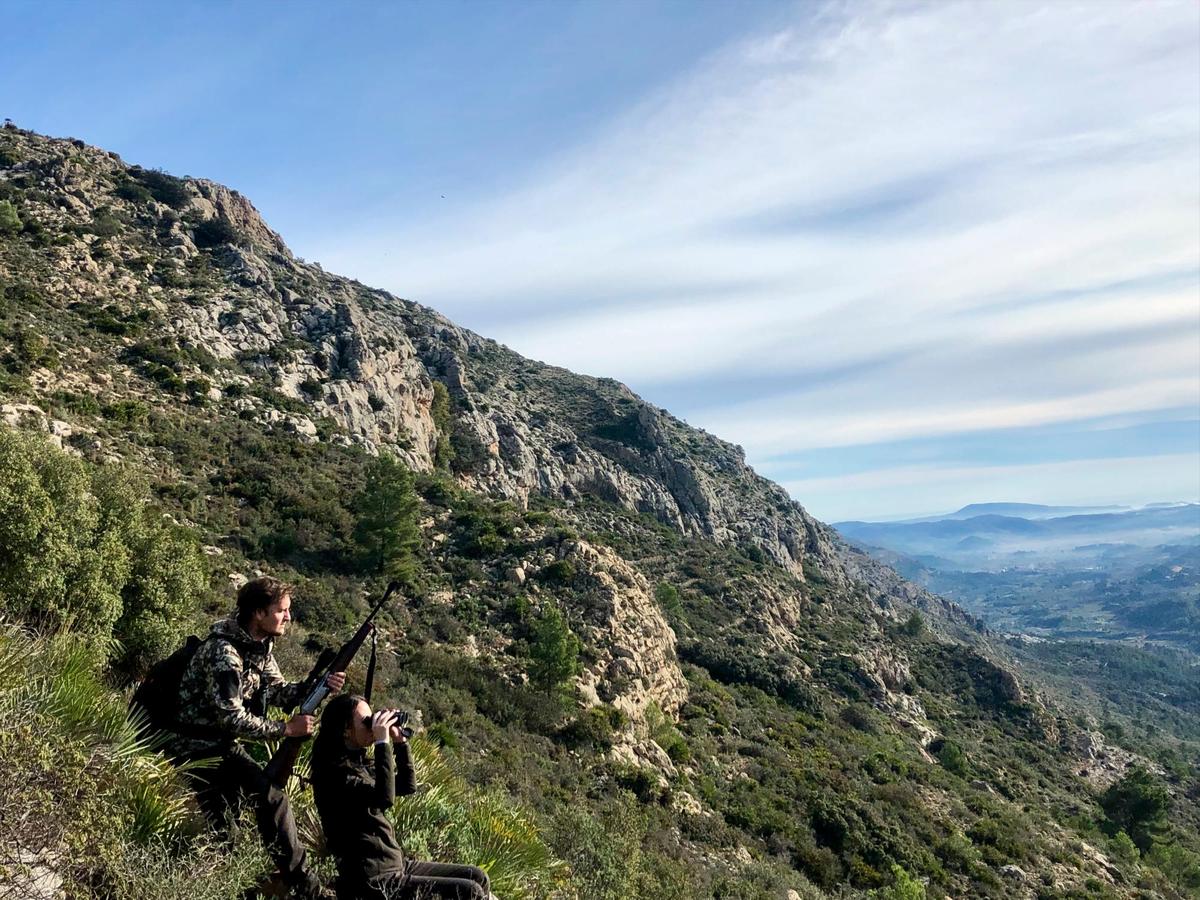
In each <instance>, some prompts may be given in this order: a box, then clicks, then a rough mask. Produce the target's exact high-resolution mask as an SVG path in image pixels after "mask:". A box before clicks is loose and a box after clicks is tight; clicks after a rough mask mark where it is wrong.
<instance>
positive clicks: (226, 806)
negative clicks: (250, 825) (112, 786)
mask: <svg viewBox="0 0 1200 900" xmlns="http://www.w3.org/2000/svg"><path fill="white" fill-rule="evenodd" d="M187 774H188V778H189V779H190V780H191V781H192V783H193V785H194V787H195V789H196V799H197V801H198V802H199V803H200V809H201V810H203V811H204V817H205V818H206V819H208V822H209V824H210V825H211V826H212V827H213V828H214V829H215V830H216V831H217V833H218V834H219V835H221V836H222V837H223V838H225V839H230V838H232V836H233V830H234V828H235V827H236V822H237V816H238V813H239V812H240V811H241V808H242V804H243V803H244V802H246V801H247V800H248V801H249V802H251V803H253V804H254V820H255V822H256V823H257V825H258V833H259V835H260V836H261V837H262V842H263V846H264V847H266V849H267V854H268V855H269V856H270V857H271V861H272V862H274V863H275V865H276V866H277V867H278V868H279V870H280V871H281V872H282V873H283V877H284V879H285V880H286V881H287V882H288V883H289V884H297V883H300V882H303V881H305V880H306V879H307V877H308V875H307V869H306V866H305V854H304V845H303V844H302V843H300V837H299V835H297V834H296V820H295V819H294V818H293V817H292V808H291V805H290V804H289V803H288V798H287V794H285V793H284V792H283V791H282V790H280V789H279V788H277V787H276V786H275V785H273V784H271V782H270V780H269V779H268V778H267V776H266V775H265V774H264V773H263V767H262V765H261V764H259V763H257V762H255V760H254V759H253V758H252V757H251V756H250V754H249V753H247V752H246V751H245V750H243V749H242V748H241V747H239V746H238V745H236V744H234V745H233V746H232V747H231V748H229V749H228V750H226V751H225V752H224V754H223V755H222V756H221V761H220V763H218V765H217V767H216V768H215V769H208V768H206V769H200V770H192V771H189V772H188V773H187Z"/></svg>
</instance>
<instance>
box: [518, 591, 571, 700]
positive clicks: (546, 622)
mask: <svg viewBox="0 0 1200 900" xmlns="http://www.w3.org/2000/svg"><path fill="white" fill-rule="evenodd" d="M579 648H580V642H579V638H578V637H577V636H576V635H575V633H574V632H572V631H571V627H570V626H569V625H568V624H567V620H566V617H565V616H564V615H563V614H562V612H561V611H560V610H559V608H558V607H557V606H548V607H546V609H545V610H544V611H543V612H542V615H541V618H539V619H538V621H537V623H536V624H535V625H534V626H533V643H532V645H531V646H530V649H529V656H530V660H531V665H530V667H529V678H530V680H531V681H532V682H533V683H534V684H535V685H537V686H538V687H539V688H541V689H542V690H543V691H545V692H546V693H547V694H549V693H551V692H552V691H553V690H554V689H555V688H557V687H559V686H561V685H563V684H564V683H565V682H566V681H568V680H569V679H570V678H573V677H574V676H575V674H576V673H577V672H578V671H579Z"/></svg>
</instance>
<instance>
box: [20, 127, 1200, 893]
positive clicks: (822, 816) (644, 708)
mask: <svg viewBox="0 0 1200 900" xmlns="http://www.w3.org/2000/svg"><path fill="white" fill-rule="evenodd" d="M0 204H5V205H4V206H3V207H0V223H3V224H2V226H0V227H2V228H3V234H0V280H2V281H3V286H4V292H3V305H2V306H0V322H2V326H3V344H2V346H0V362H2V364H3V368H4V374H3V378H2V380H0V392H2V393H3V395H4V398H5V400H6V403H5V404H4V405H3V406H0V414H2V415H3V416H4V418H5V419H6V420H8V421H9V422H10V424H12V425H15V426H20V427H25V428H31V429H38V430H42V431H45V432H46V433H47V434H48V435H49V437H50V438H51V439H53V440H55V441H56V442H57V443H58V444H59V445H60V446H64V447H66V448H67V449H68V450H70V451H72V452H75V453H78V454H80V455H82V456H84V457H85V458H86V459H87V460H89V461H90V462H91V463H94V464H96V465H102V464H104V463H105V461H106V460H109V459H112V458H120V459H123V460H126V461H128V462H130V463H132V464H135V465H136V466H138V467H139V468H140V469H141V470H142V471H144V472H145V473H146V474H147V475H148V477H149V478H150V479H151V481H152V484H153V486H154V489H155V491H156V493H157V496H158V498H159V500H160V502H161V503H162V504H163V505H164V506H165V507H166V508H167V509H169V510H170V511H171V512H172V514H173V515H174V516H175V517H176V518H177V519H179V520H180V521H181V522H183V523H185V524H186V525H187V526H189V527H190V528H192V529H194V530H195V531H196V533H197V534H198V535H199V536H200V538H201V539H202V540H203V541H204V543H205V545H206V546H207V548H208V552H209V553H210V555H211V559H212V560H213V572H212V574H213V582H214V586H215V588H220V587H222V586H224V585H225V584H227V583H228V579H229V578H230V577H231V576H235V575H237V574H238V573H239V572H241V571H245V570H246V569H248V568H252V567H261V568H264V569H269V570H272V571H276V572H279V573H280V574H282V575H284V576H285V577H289V578H293V579H296V580H298V581H300V582H301V587H302V600H303V601H304V602H302V603H299V604H298V606H299V607H300V608H301V609H302V611H303V610H304V609H305V608H306V609H307V612H306V613H304V614H305V615H306V616H307V620H306V621H305V627H306V629H307V630H308V632H309V633H310V634H311V635H312V636H314V637H319V636H321V635H322V634H328V633H337V632H338V630H339V629H342V628H344V626H345V624H346V622H347V621H348V619H349V617H350V616H351V615H352V613H353V609H354V603H355V600H354V599H353V598H355V597H356V596H357V595H358V594H359V593H360V592H361V590H362V589H363V588H364V587H369V586H371V585H372V584H374V583H375V573H374V572H372V571H370V569H369V568H365V567H364V566H363V565H362V564H361V563H360V562H358V561H356V558H355V556H354V552H353V550H354V546H355V544H354V516H355V506H354V502H353V500H354V495H355V494H356V493H357V492H358V491H359V490H360V489H361V485H362V484H363V482H364V478H365V476H366V473H367V472H368V471H369V469H370V465H371V459H372V456H373V454H376V453H379V452H386V453H390V454H394V455H395V456H397V457H398V458H400V459H401V460H403V461H404V462H405V463H406V464H407V465H408V466H409V467H411V468H412V469H413V470H415V471H416V472H418V473H421V475H420V477H419V478H418V483H417V487H418V491H419V494H420V510H421V516H422V520H421V528H422V538H421V548H420V552H419V561H420V565H421V571H422V574H421V578H422V583H423V590H422V592H421V594H420V596H419V597H415V598H414V599H413V601H412V602H411V604H410V608H409V609H408V610H407V611H406V612H405V613H404V614H403V615H399V614H398V615H397V616H396V617H395V618H394V619H393V620H392V621H391V622H389V623H388V624H387V636H388V639H389V642H390V648H391V649H392V651H393V653H392V655H391V656H389V657H387V659H386V662H385V665H384V667H383V669H382V670H381V676H382V678H383V679H384V683H385V684H386V685H387V690H388V691H389V692H390V694H391V696H394V697H397V698H402V699H403V702H404V703H405V704H406V705H412V706H415V707H419V708H420V709H421V710H422V711H423V712H424V713H425V716H426V719H427V722H428V723H430V724H432V725H433V726H435V727H436V728H437V729H438V734H440V735H441V736H442V739H443V740H444V741H445V742H446V745H447V746H448V747H454V748H457V750H456V752H457V753H458V754H459V757H460V761H461V764H462V765H463V766H464V767H465V769H466V770H467V771H468V772H469V773H470V774H472V775H473V777H474V778H475V779H476V780H479V781H484V782H489V783H493V784H497V785H502V786H503V788H504V789H505V790H507V791H509V792H510V793H511V795H512V796H514V797H515V798H517V799H519V800H521V801H523V802H525V803H528V804H529V805H530V806H532V807H533V808H534V809H535V810H536V811H537V813H538V814H539V815H540V816H541V820H542V822H543V825H544V828H545V830H546V833H547V834H548V835H549V836H550V838H551V840H552V843H553V844H554V846H555V847H556V849H557V851H558V852H559V853H561V854H562V855H563V857H564V858H566V859H567V860H568V861H569V862H570V863H571V864H572V866H573V869H574V872H575V876H574V877H575V881H574V886H575V890H576V891H577V892H578V894H579V895H580V896H583V897H622V896H680V895H683V894H687V895H691V896H711V897H717V896H721V897H734V896H744V897H758V896H783V895H784V893H785V892H786V891H787V890H789V889H791V890H794V891H804V892H805V893H806V894H808V895H809V896H818V895H819V890H818V887H813V885H814V884H815V885H817V886H819V888H821V889H827V890H842V889H843V888H844V889H846V890H850V891H855V890H865V889H871V888H883V887H886V886H887V885H889V884H890V883H892V882H893V881H898V880H902V876H901V875H899V874H897V869H895V868H893V867H897V866H898V867H900V869H902V870H904V871H906V872H909V873H912V874H915V875H918V876H920V877H921V878H923V879H927V880H928V891H929V893H930V895H932V896H963V895H970V896H994V897H1002V896H1003V897H1007V896H1037V895H1039V894H1040V895H1045V896H1071V895H1072V893H1071V892H1073V891H1074V892H1076V894H1074V895H1082V894H1080V893H1078V892H1087V891H1092V894H1091V895H1100V896H1103V895H1104V894H1105V892H1106V893H1107V895H1110V896H1135V895H1136V891H1137V890H1140V889H1141V888H1140V887H1139V885H1141V887H1144V888H1145V890H1147V891H1151V892H1152V893H1151V894H1150V896H1154V895H1155V894H1157V895H1158V896H1166V897H1176V896H1183V893H1182V892H1181V891H1182V890H1183V888H1181V887H1179V885H1181V884H1183V882H1182V881H1180V879H1179V878H1176V877H1175V876H1174V875H1171V874H1169V873H1165V870H1162V869H1160V868H1156V867H1155V866H1152V865H1150V864H1149V862H1148V861H1147V862H1146V863H1145V864H1143V863H1141V862H1139V861H1138V860H1136V859H1128V860H1120V859H1115V858H1114V859H1109V858H1108V856H1107V855H1106V850H1108V847H1107V843H1106V842H1107V841H1108V840H1109V837H1108V836H1106V835H1105V834H1104V832H1103V830H1102V828H1101V825H1100V823H1102V822H1103V814H1102V813H1101V811H1100V808H1099V806H1098V805H1097V802H1096V799H1095V794H1094V793H1092V791H1093V790H1094V789H1095V788H1096V787H1097V786H1099V787H1103V786H1105V785H1106V784H1108V783H1110V782H1111V781H1112V780H1114V779H1116V778H1118V777H1120V776H1121V775H1122V773H1123V772H1124V771H1125V770H1126V769H1127V768H1128V767H1129V766H1130V765H1132V764H1134V763H1137V762H1139V760H1140V761H1141V762H1142V763H1143V764H1145V765H1148V766H1150V767H1151V768H1155V769H1156V770H1157V771H1164V770H1162V769H1161V767H1159V766H1158V765H1157V763H1156V762H1155V761H1154V760H1152V759H1142V758H1141V757H1140V756H1138V755H1135V754H1132V753H1129V752H1127V751H1126V752H1123V753H1113V754H1112V757H1111V758H1112V763H1111V765H1109V766H1107V767H1098V768H1097V767H1093V769H1094V771H1092V772H1091V773H1090V774H1089V775H1088V776H1087V777H1088V778H1091V779H1092V781H1087V780H1083V777H1082V776H1080V775H1079V770H1080V768H1081V766H1080V765H1079V763H1080V762H1081V760H1082V759H1083V758H1084V756H1085V755H1086V753H1092V754H1093V755H1094V752H1095V751H1094V746H1093V747H1092V749H1091V750H1087V751H1084V750H1080V749H1079V748H1080V747H1081V746H1083V745H1082V744H1081V742H1080V740H1079V737H1080V735H1082V734H1085V733H1088V732H1089V722H1088V720H1087V719H1086V717H1085V718H1084V719H1083V720H1082V724H1081V723H1080V722H1077V721H1075V720H1074V719H1072V718H1069V717H1068V716H1067V715H1065V714H1064V712H1063V711H1062V710H1060V709H1059V708H1058V707H1057V706H1056V705H1055V703H1054V702H1053V701H1052V700H1051V699H1050V698H1048V697H1045V696H1043V695H1042V694H1041V693H1040V692H1039V691H1038V690H1036V689H1034V688H1032V687H1031V686H1030V685H1029V684H1023V683H1022V680H1021V679H1020V678H1018V676H1017V675H1016V674H1014V672H1013V671H1012V664H1011V661H1010V651H1009V649H1008V648H1006V647H1005V646H1003V645H1002V644H996V643H995V642H994V641H992V639H991V638H990V636H989V635H987V634H986V633H984V632H982V631H981V629H979V627H978V625H977V623H976V622H975V621H974V620H973V619H971V618H970V617H969V616H968V615H966V614H965V613H963V612H962V611H961V610H960V609H959V608H957V607H955V606H953V605H952V604H949V603H947V602H945V601H942V600H940V599H939V598H936V597H933V596H931V595H929V594H928V593H926V592H925V591H923V590H921V589H919V588H917V587H914V586H913V585H911V584H908V583H906V582H904V581H903V580H902V579H900V578H899V577H898V576H897V575H896V574H895V573H894V572H892V571H891V570H890V569H888V568H886V567H885V566H882V565H881V564H878V563H876V562H874V561H873V560H871V559H870V557H868V556H867V555H866V554H864V553H861V552H859V551H857V550H855V549H853V548H851V547H849V546H848V545H846V544H845V543H844V542H843V541H842V540H841V539H840V538H839V537H838V536H837V534H836V533H835V532H834V531H833V530H832V529H830V528H829V527H828V526H826V525H824V524H822V523H820V522H817V521H816V520H814V519H813V518H812V517H811V516H809V515H808V514H807V513H806V512H805V511H804V510H803V509H802V508H801V507H800V506H799V504H797V503H795V502H794V501H792V500H791V499H790V498H789V497H788V496H787V495H786V493H785V492H784V491H783V490H782V489H781V488H780V487H778V486H777V485H774V484H772V483H770V482H768V481H766V480H765V479H762V478H760V477H759V476H757V475H756V474H755V473H754V472H753V471H752V470H751V469H750V468H749V467H748V466H747V465H746V464H745V460H744V456H743V454H742V452H741V451H740V449H739V448H737V447H735V446H733V445H731V444H728V443H726V442H724V441H721V440H719V439H717V438H715V437H713V436H711V435H708V434H705V433H704V432H701V431H697V430H695V429H692V428H690V427H688V426H687V425H686V424H685V423H683V422H681V421H679V420H678V419H676V418H674V417H672V416H670V415H669V414H667V413H666V412H665V411H663V410H660V409H657V408H655V407H653V406H652V405H650V404H648V403H646V402H645V401H643V400H641V399H640V398H638V397H636V396H635V395H634V394H632V393H631V392H630V391H629V390H628V389H627V388H625V387H623V386H622V385H620V384H618V383H616V382H614V381H611V380H608V379H594V378H588V377H585V376H579V375H575V374H572V373H570V372H567V371H565V370H562V369H557V368H554V367H549V366H545V365H542V364H539V363H536V362H532V361H529V360H525V359H523V358H522V357H520V356H519V355H518V354H515V353H513V352H512V351H510V350H508V349H506V348H504V347H502V346H500V345H498V344H496V343H495V342H492V341H489V340H487V339H485V338H482V337H480V336H478V335H475V334H472V333H471V332H469V331H466V330H464V329H461V328H458V327H457V326H455V325H454V324H453V323H451V322H449V321H447V320H446V319H444V318H443V317H441V316H440V315H438V314H437V313H435V312H433V311H432V310H429V309H426V308H424V307H421V306H420V305H418V304H415V303H412V302H410V301H406V300H402V299H399V298H396V297H393V296H392V295H390V294H388V293H386V292H383V291H379V290H375V289H371V288H368V287H366V286H364V285H362V284H360V283H358V282H355V281H353V280H350V279H346V278H342V277H339V276H335V275H331V274H329V273H326V272H324V271H323V270H322V269H321V268H320V267H319V266H316V265H313V264H309V263H305V262H303V261H301V260H298V259H296V258H295V257H294V256H293V255H292V254H291V253H290V252H289V251H288V250H287V248H286V246H285V245H284V244H283V242H282V241H281V240H280V238H279V237H278V235H276V234H275V233H274V232H272V231H271V230H270V229H269V228H268V227H267V226H266V225H265V224H264V223H263V222H262V220H261V218H260V217H259V216H258V215H257V213H256V212H255V211H254V209H253V207H252V206H251V205H250V204H249V202H248V201H246V200H245V199H244V198H243V197H241V196H240V195H238V194H236V193H235V192H233V191H230V190H228V189H227V188H224V187H222V186H220V185H217V184H214V183H212V182H208V181H204V180H198V179H177V178H173V177H171V176H168V175H165V174H163V173H158V172H154V171H151V170H144V169H140V168H137V167H132V166H128V165H126V164H125V163H124V162H123V161H121V160H120V159H119V158H117V157H116V156H114V155H112V154H108V153H105V152H104V151H101V150H98V149H95V148H91V147H87V146H86V145H83V144H82V143H81V142H77V141H67V140H56V139H50V138H45V137H42V136H39V135H36V134H33V133H30V132H25V131H21V130H19V129H16V128H6V129H4V130H3V131H2V132H0ZM222 602H223V599H222V597H221V594H220V593H219V591H218V593H216V594H214V597H213V601H212V605H213V607H214V608H216V607H217V606H219V605H220V604H221V603H222ZM556 609H561V610H562V612H563V615H564V616H565V619H566V621H567V622H568V623H569V624H570V627H571V629H572V630H573V631H574V632H575V633H576V634H577V635H578V636H579V637H580V638H581V640H582V649H581V652H580V658H579V673H578V675H577V677H576V678H575V679H574V684H573V699H572V701H571V702H570V703H568V704H566V705H565V706H564V705H561V704H559V703H558V701H557V700H556V699H555V698H553V697H551V696H549V694H548V693H544V692H539V691H537V690H534V689H533V686H532V685H531V683H530V674H531V672H532V671H533V669H531V666H530V657H529V648H530V646H531V644H532V643H533V642H535V641H536V640H537V629H536V627H535V626H536V623H537V622H539V621H543V620H544V619H545V618H546V617H548V616H550V615H551V612H550V611H551V610H556ZM918 609H919V610H920V613H921V614H920V615H917V614H915V613H916V611H917V610H918ZM197 612H199V611H197ZM291 652H294V653H295V654H296V656H295V658H293V659H291V660H288V662H290V663H292V664H293V665H292V668H294V669H297V670H298V669H299V668H300V667H301V666H302V665H303V662H304V653H302V652H300V651H299V650H298V649H297V648H293V649H292V651H291ZM1091 724H1094V722H1093V723H1091ZM1162 740H1163V742H1164V743H1163V749H1164V751H1165V750H1166V749H1170V750H1171V751H1172V752H1175V753H1183V754H1189V753H1194V752H1195V747H1194V745H1188V744H1186V743H1185V742H1181V741H1179V740H1176V739H1173V738H1170V737H1169V736H1167V737H1164V738H1163V739H1162ZM1142 749H1144V750H1145V751H1146V752H1147V753H1157V752H1158V749H1159V747H1158V746H1157V745H1153V746H1150V745H1148V746H1146V747H1144V748H1142ZM1087 758H1089V759H1090V758H1092V757H1090V756H1088V757H1087ZM1168 775H1169V777H1171V778H1174V779H1175V780H1174V781H1172V782H1171V787H1170V790H1171V791H1172V792H1173V793H1174V795H1175V796H1177V797H1179V798H1180V799H1182V798H1184V797H1185V796H1186V794H1187V792H1189V791H1191V790H1193V789H1194V778H1192V779H1191V780H1189V779H1188V778H1187V777H1185V776H1182V775H1177V774H1175V775H1171V774H1170V773H1167V772H1165V771H1164V775H1163V777H1168ZM633 798H636V800H635V799H633ZM1179 808H1182V804H1177V809H1179ZM1172 827H1173V828H1175V829H1176V833H1177V837H1176V840H1178V841H1179V842H1181V843H1180V844H1179V846H1180V847H1181V848H1182V849H1181V852H1184V853H1190V852H1193V851H1192V850H1189V849H1188V848H1189V847H1192V848H1194V847H1195V845H1196V843H1197V841H1196V823H1195V821H1194V816H1192V815H1190V814H1188V813H1177V814H1176V820H1175V822H1174V825H1173V826H1172ZM622 841H624V842H625V843H621V842H622ZM1110 852H1115V851H1110ZM614 859H617V860H623V861H624V863H623V864H620V865H613V864H611V861H612V860H614ZM904 877H907V876H904ZM1181 877H1182V876H1181ZM1173 879H1174V880H1173ZM1096 892H1100V893H1096Z"/></svg>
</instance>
